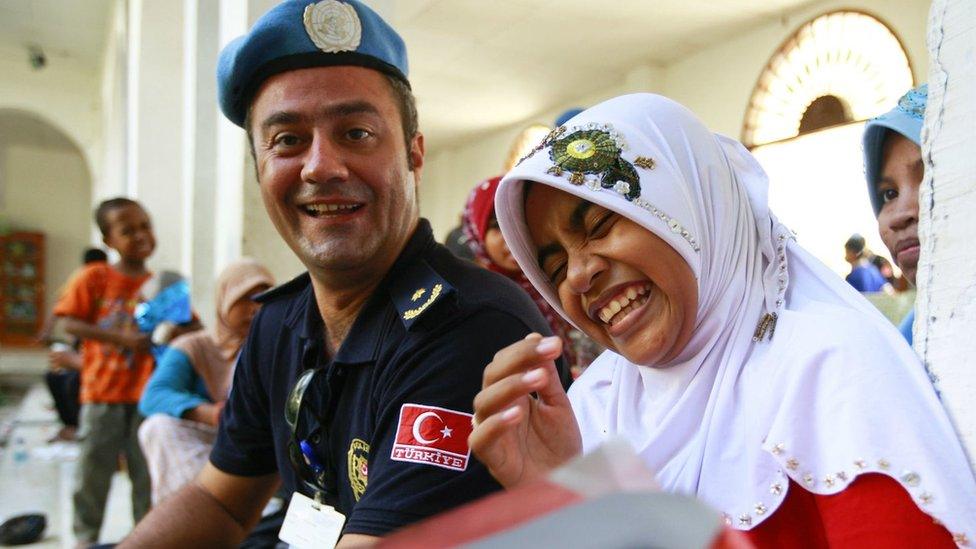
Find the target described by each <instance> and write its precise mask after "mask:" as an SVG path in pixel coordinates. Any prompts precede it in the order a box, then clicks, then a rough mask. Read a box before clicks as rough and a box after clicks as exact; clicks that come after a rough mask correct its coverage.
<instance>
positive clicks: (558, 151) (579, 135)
mask: <svg viewBox="0 0 976 549" xmlns="http://www.w3.org/2000/svg"><path fill="white" fill-rule="evenodd" d="M545 148H549V158H550V159H551V160H552V162H553V166H552V167H551V168H549V169H548V170H547V171H546V173H548V174H550V175H554V176H556V177H563V178H565V179H566V180H567V181H569V182H570V183H572V184H573V185H584V186H586V187H587V188H588V189H590V190H593V191H595V190H598V189H607V190H612V191H614V192H616V193H617V194H619V195H621V196H623V197H624V198H626V199H627V200H628V201H629V202H633V203H634V204H635V205H636V206H637V207H639V208H642V209H644V210H646V211H648V212H650V213H651V214H653V215H654V216H655V217H657V218H658V219H660V220H662V221H664V222H665V223H666V224H667V225H668V227H669V228H670V229H671V231H672V232H675V233H678V234H680V235H681V236H682V238H684V239H685V241H687V242H688V244H690V245H691V247H692V249H694V250H695V251H696V252H698V251H700V250H701V246H700V245H699V244H698V241H697V240H696V239H695V237H694V236H692V234H691V232H690V231H688V229H686V228H685V227H683V226H682V225H681V223H680V222H678V220H676V219H674V218H673V217H671V216H669V215H668V214H666V213H664V212H663V211H661V210H660V209H658V208H657V207H656V206H654V205H653V204H651V203H650V202H648V201H647V200H645V199H643V198H641V196H640V195H641V185H640V177H639V176H638V174H637V170H636V168H635V166H636V167H637V168H641V169H644V170H648V171H650V170H653V169H654V167H655V165H656V164H655V162H654V159H653V158H649V157H646V156H637V157H636V158H634V160H633V162H630V161H628V160H626V159H624V158H623V156H622V155H623V152H624V151H626V150H628V146H627V142H626V141H625V140H624V138H623V136H622V135H620V133H619V132H617V131H616V130H614V128H613V125H611V124H597V123H595V122H591V123H589V124H586V125H585V126H574V127H571V128H569V127H567V126H557V127H556V128H555V129H554V130H552V131H551V132H549V135H547V136H546V137H545V138H544V139H543V140H542V141H540V142H539V144H538V145H536V146H535V148H533V149H532V150H530V151H529V152H528V153H527V154H526V155H525V156H523V157H522V158H521V159H520V160H519V161H518V164H521V163H522V162H524V161H525V159H527V158H529V157H531V156H533V155H534V154H535V153H537V152H539V151H540V150H542V149H545ZM518 164H516V165H518Z"/></svg>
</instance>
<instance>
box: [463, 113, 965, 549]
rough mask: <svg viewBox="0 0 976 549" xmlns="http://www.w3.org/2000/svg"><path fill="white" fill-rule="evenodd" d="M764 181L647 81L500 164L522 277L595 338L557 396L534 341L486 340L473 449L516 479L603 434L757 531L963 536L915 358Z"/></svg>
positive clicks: (502, 215)
mask: <svg viewBox="0 0 976 549" xmlns="http://www.w3.org/2000/svg"><path fill="white" fill-rule="evenodd" d="M767 191H768V180H767V178H766V174H765V173H764V172H763V170H762V168H761V167H760V166H759V164H758V163H757V162H756V160H755V159H754V158H753V157H752V155H750V154H749V152H748V151H746V149H745V148H744V147H743V146H742V145H741V144H739V143H738V142H736V141H734V140H731V139H728V138H725V137H722V136H719V135H715V134H713V133H712V132H710V131H708V129H706V128H705V127H704V126H703V125H702V124H701V123H700V122H699V121H698V120H697V119H696V118H695V117H694V116H693V115H692V114H691V113H690V112H689V111H688V110H686V109H685V108H683V107H682V106H680V105H678V104H676V103H674V102H673V101H670V100H668V99H666V98H663V97H660V96H656V95H651V94H636V95H628V96H623V97H618V98H616V99H611V100H609V101H606V102H604V103H602V104H600V105H597V106H595V107H593V108H591V109H588V110H586V111H584V112H583V113H582V114H580V115H578V116H576V117H574V118H573V119H572V120H570V121H569V122H568V123H567V125H566V126H562V127H559V128H557V129H556V130H555V131H554V132H553V133H552V134H550V136H549V137H548V138H547V139H546V140H544V141H543V142H542V143H541V144H540V145H539V147H538V148H537V149H536V151H535V152H534V153H532V154H531V155H530V156H529V157H527V158H526V159H525V160H524V161H523V162H522V163H520V164H519V165H518V166H516V168H514V169H513V170H512V171H511V172H510V173H508V174H507V175H506V176H505V177H504V178H503V181H502V183H501V185H500V187H499V190H498V194H497V197H496V208H497V212H498V220H499V224H500V226H501V229H502V232H503V233H504V235H505V239H506V242H507V243H508V245H509V247H510V248H511V251H512V255H513V256H514V257H515V259H516V261H517V262H518V264H519V265H520V266H521V267H522V270H523V272H524V273H525V274H526V276H527V278H528V279H529V280H530V281H531V282H532V284H533V286H535V287H536V288H537V289H538V290H539V292H540V293H541V294H542V296H543V297H544V298H545V299H546V300H547V301H548V302H549V303H550V304H551V305H552V307H553V308H554V309H555V310H556V311H558V312H559V313H560V314H561V315H563V317H564V318H566V319H567V320H569V321H571V322H572V323H573V324H574V325H575V326H576V327H578V328H580V329H581V330H583V331H584V332H586V333H587V334H588V335H590V336H591V337H592V338H594V339H595V340H597V341H598V342H599V343H602V344H603V345H605V346H606V347H607V348H608V349H609V350H608V351H606V352H605V353H603V354H602V355H601V356H600V357H599V358H598V359H597V360H596V361H595V362H594V363H593V364H592V365H591V366H590V367H589V369H587V371H586V372H585V373H584V374H583V375H582V376H581V377H580V378H579V379H578V380H576V382H575V383H574V385H573V386H572V387H571V389H570V391H569V394H568V395H567V394H566V393H565V392H564V391H563V390H562V388H561V387H560V386H559V385H558V383H554V381H553V380H554V379H555V371H554V369H553V368H554V366H553V363H552V360H553V359H554V358H555V357H557V356H558V355H559V353H560V349H561V345H560V342H559V341H558V340H556V339H555V338H541V337H539V336H535V337H533V336H530V337H529V338H526V339H525V340H523V341H521V342H518V343H515V344H513V345H511V346H509V347H507V348H506V349H503V350H502V351H500V352H499V353H498V354H497V355H496V357H495V360H494V361H493V362H492V363H491V364H489V365H488V367H487V369H486V371H485V386H484V388H483V389H482V391H481V393H479V394H478V396H477V397H476V399H475V422H474V423H475V425H476V427H475V430H474V432H473V433H472V435H471V438H470V442H471V446H472V448H473V449H474V451H475V452H476V454H477V455H478V457H479V458H480V459H481V460H482V462H484V463H485V464H486V465H487V466H488V467H489V469H490V470H491V472H492V474H493V475H495V478H497V479H498V480H499V481H500V482H501V483H502V484H503V485H506V486H517V485H521V484H522V483H525V482H529V481H531V480H533V479H536V478H539V477H541V476H543V475H545V474H546V473H547V472H548V471H549V470H551V469H552V468H554V467H557V466H559V465H560V464H562V463H564V462H566V461H567V460H569V459H571V458H572V457H574V456H576V455H579V454H580V453H582V452H586V451H589V450H591V449H593V448H595V447H597V446H598V445H600V444H601V443H602V442H603V441H605V440H607V439H609V438H611V437H621V438H624V439H625V440H627V441H628V442H629V443H630V444H631V445H632V446H633V447H634V449H635V450H636V452H637V454H638V455H639V456H640V457H641V459H642V460H643V462H644V463H645V464H646V465H647V466H648V467H649V468H650V469H651V470H653V471H655V473H656V479H657V481H658V483H659V485H660V486H661V488H662V489H663V490H666V491H670V492H676V493H682V494H687V495H692V496H695V497H698V498H700V499H701V500H703V501H704V502H705V503H707V504H709V505H710V506H712V507H714V508H716V509H718V510H719V511H721V512H722V513H724V515H725V517H726V521H727V523H728V524H729V525H730V526H732V527H733V528H736V529H739V530H741V531H743V532H744V533H745V534H746V536H747V537H748V538H749V539H750V540H751V541H752V542H753V543H754V544H755V545H757V546H759V547H801V546H802V547H828V546H829V547H864V546H871V547H881V546H883V547H949V546H952V545H953V541H955V542H956V543H959V544H966V543H969V542H970V540H973V539H976V478H974V476H973V472H972V471H971V470H970V468H969V464H968V462H967V459H966V456H965V454H964V451H963V448H962V445H961V443H960V442H959V440H958V438H957V436H956V434H955V432H954V430H953V427H952V424H951V423H950V421H949V418H948V416H947V414H946V412H945V410H944V409H943V408H942V406H941V404H940V403H939V401H938V398H937V397H936V394H935V391H934V390H933V387H932V385H931V383H930V382H929V380H928V377H927V376H926V375H925V372H924V369H923V368H922V367H921V366H920V365H919V363H918V358H917V357H916V356H915V354H914V353H913V352H912V350H911V348H910V347H908V345H906V344H905V342H904V340H903V339H902V338H901V337H900V336H899V334H898V332H897V331H896V330H895V329H894V327H893V326H891V325H890V323H888V322H887V321H886V320H885V319H884V318H883V317H882V316H881V315H880V313H878V312H877V310H875V309H874V308H873V307H872V306H871V305H870V304H869V303H868V302H867V301H866V300H865V299H864V298H863V297H861V296H860V295H859V294H858V293H857V292H855V291H854V290H853V289H852V288H851V287H850V286H849V285H848V284H846V283H845V282H844V281H843V280H841V279H840V278H839V277H837V275H835V274H833V273H832V272H831V271H830V270H829V269H827V268H826V267H825V266H824V265H823V264H822V263H820V262H819V261H818V260H816V259H815V258H814V257H813V256H811V255H810V254H809V253H808V252H807V251H806V250H804V249H803V248H801V247H800V246H799V245H798V244H797V243H796V242H795V241H794V238H793V234H792V233H791V232H790V231H789V230H788V229H787V228H786V227H785V226H783V224H782V223H780V222H779V220H778V219H777V218H776V216H774V215H773V214H772V212H770V210H769V208H768V205H767ZM936 521H937V522H936Z"/></svg>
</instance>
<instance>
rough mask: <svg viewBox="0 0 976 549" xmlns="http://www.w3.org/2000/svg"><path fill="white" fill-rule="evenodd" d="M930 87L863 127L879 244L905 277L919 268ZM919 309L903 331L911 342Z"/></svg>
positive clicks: (912, 279) (866, 169)
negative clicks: (920, 193) (920, 195)
mask: <svg viewBox="0 0 976 549" xmlns="http://www.w3.org/2000/svg"><path fill="white" fill-rule="evenodd" d="M927 99H928V84H922V85H921V86H919V87H917V88H915V89H913V90H910V91H909V92H908V93H906V94H905V95H904V96H902V98H901V99H899V100H898V105H897V106H895V108H894V109H891V110H890V111H889V112H886V113H885V114H882V115H881V116H879V117H877V118H875V119H873V120H871V121H869V122H868V123H867V125H866V126H865V127H864V173H865V175H866V176H867V180H868V194H869V195H870V197H871V205H872V206H873V207H874V215H876V216H877V217H878V231H879V232H880V233H881V240H882V241H884V243H885V246H887V247H888V251H889V252H890V253H891V257H892V258H893V259H894V260H895V263H897V264H898V267H899V268H900V269H901V271H902V273H904V274H905V278H907V279H908V281H909V282H911V284H912V286H914V285H915V273H916V271H917V269H918V254H919V242H918V187H919V185H921V183H922V175H923V174H924V168H923V165H922V149H921V141H922V137H921V136H922V119H923V118H924V117H925V104H926V101H927ZM914 322H915V309H914V308H913V309H912V310H911V312H909V313H908V315H907V316H906V317H905V319H904V320H902V322H901V325H900V326H899V328H898V329H899V330H900V331H901V333H902V335H904V336H905V339H907V340H908V343H909V344H911V343H912V324H914Z"/></svg>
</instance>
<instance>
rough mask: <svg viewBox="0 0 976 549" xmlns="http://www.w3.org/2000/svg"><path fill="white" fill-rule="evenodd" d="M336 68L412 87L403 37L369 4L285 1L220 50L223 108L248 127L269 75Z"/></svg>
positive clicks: (219, 92)
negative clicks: (253, 102)
mask: <svg viewBox="0 0 976 549" xmlns="http://www.w3.org/2000/svg"><path fill="white" fill-rule="evenodd" d="M335 65H357V66H360V67H367V68H371V69H375V70H378V71H380V72H383V73H386V74H389V75H391V76H394V77H396V78H399V79H400V80H402V81H403V82H404V83H406V84H407V85H408V86H409V85H410V82H409V81H408V80H407V48H406V46H405V45H404V43H403V39H402V38H400V35H399V34H397V33H396V31H395V30H393V28H392V27H390V25H388V24H387V23H386V21H384V20H383V19H382V18H381V17H380V16H379V15H378V14H377V13H376V12H374V11H373V10H372V9H370V8H369V7H368V6H366V5H365V4H363V3H362V2H359V1H358V0H341V1H340V0H322V1H320V2H311V1H309V0H285V1H284V2H282V3H280V4H278V5H277V6H275V7H274V8H272V9H271V10H270V11H268V12H267V13H265V14H264V15H262V16H261V18H260V19H258V20H257V22H256V23H255V24H254V27H253V28H252V29H251V31H250V32H248V33H247V34H245V35H244V36H241V37H238V38H236V39H234V40H233V41H231V42H230V43H229V44H227V46H226V47H224V49H223V51H221V52H220V59H219V61H218V62H217V96H218V99H219V100H220V110H222V111H223V112H224V116H226V117H227V118H228V120H230V121H231V122H233V123H234V124H237V125H238V126H241V127H244V118H245V117H246V116H247V109H248V107H249V106H250V104H251V100H252V99H253V98H254V94H255V93H256V92H257V90H258V88H259V87H260V86H261V84H262V83H263V82H264V81H265V80H267V79H268V78H269V77H271V76H274V75H275V74H278V73H281V72H285V71H290V70H296V69H305V68H309V67H327V66H335Z"/></svg>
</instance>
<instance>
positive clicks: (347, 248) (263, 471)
mask: <svg viewBox="0 0 976 549" xmlns="http://www.w3.org/2000/svg"><path fill="white" fill-rule="evenodd" d="M218 83H219V93H220V100H221V107H222V109H223V111H224V114H225V115H226V116H227V117H228V118H229V119H230V120H231V121H232V122H234V123H236V124H238V125H240V126H242V127H243V128H244V129H245V130H246V131H247V132H248V136H249V141H250V145H251V148H252V153H253V155H254V160H255V166H256V168H257V176H258V182H259V184H260V187H261V195H262V198H263V201H264V204H265V208H266V209H267V212H268V215H269V216H270V218H271V220H272V221H273V223H274V225H275V227H276V228H277V230H278V232H279V233H280V234H281V237H282V238H283V239H284V240H285V242H286V243H287V244H288V246H289V247H290V248H291V249H292V251H294V253H295V254H296V255H297V256H298V257H299V258H300V259H301V261H302V262H303V264H304V265H305V266H306V267H307V269H308V273H306V274H305V275H302V276H300V277H298V278H296V279H295V280H292V281H291V282H289V283H286V284H285V285H283V286H281V287H278V288H276V289H273V290H271V291H269V292H268V293H266V294H265V295H263V296H262V297H261V298H260V299H259V300H260V301H261V302H262V303H263V304H264V305H263V307H262V309H261V312H260V313H259V315H258V317H257V318H256V319H255V320H254V324H253V326H252V329H251V333H250V335H249V337H248V340H247V342H246V343H245V345H244V348H243V349H242V351H241V355H240V358H239V361H238V365H237V367H236V372H235V378H234V382H233V389H232V391H231V395H230V398H229V399H228V401H227V405H226V408H225V410H224V413H223V416H222V418H221V422H220V431H219V434H218V438H217V443H216V446H215V448H214V451H213V453H212V454H211V456H210V463H209V464H208V465H207V466H206V467H205V469H204V470H203V471H202V472H201V474H200V476H199V477H198V478H197V480H196V481H195V483H194V484H193V485H191V486H189V487H187V488H185V489H184V490H182V491H181V492H179V493H178V494H176V495H175V496H173V497H172V498H171V499H169V500H168V501H166V502H164V503H163V504H162V505H161V506H160V507H159V508H158V509H156V510H155V511H153V513H152V514H151V515H150V517H149V518H147V519H146V520H145V521H143V523H141V524H140V525H139V526H138V527H137V528H136V530H135V531H134V532H133V534H132V535H131V536H130V538H129V539H128V540H127V543H126V545H128V546H131V547H136V546H138V547H142V546H147V545H148V546H187V545H194V544H196V545H203V544H206V545H216V546H226V545H233V544H235V543H237V542H238V541H239V540H240V539H241V538H242V537H243V535H244V534H245V533H246V532H247V530H248V529H249V528H250V527H251V526H252V525H253V524H254V522H255V521H256V520H257V518H258V514H259V512H260V510H261V507H262V506H263V505H264V502H265V501H266V500H267V499H268V496H269V495H270V494H271V493H272V492H273V491H274V490H275V488H276V486H277V485H278V482H279V478H280V480H281V482H283V483H284V486H285V488H286V489H287V490H288V491H289V492H295V491H298V492H301V493H297V494H295V495H294V496H293V498H292V501H291V504H290V505H291V508H289V515H291V514H292V513H293V512H294V513H295V514H304V517H305V518H308V517H310V516H311V517H314V518H312V519H309V521H310V522H311V523H315V524H316V525H317V526H316V527H312V528H311V529H309V528H308V527H307V524H308V522H306V523H291V525H290V523H289V519H286V521H285V525H284V527H283V528H282V538H283V539H285V541H289V542H290V543H296V541H295V540H298V541H300V540H301V539H306V540H309V542H312V543H314V544H316V545H322V546H327V545H330V544H332V543H334V542H335V539H336V537H338V536H339V535H340V534H339V528H341V538H340V539H339V546H340V547H342V546H349V545H354V544H362V543H368V542H370V541H371V540H374V539H375V538H376V536H382V535H384V534H386V533H387V532H389V531H391V530H393V529H396V528H398V527H400V526H403V525H406V524H409V523H411V522H414V521H417V520H420V519H422V518H425V517H427V516H430V515H433V514H435V513H438V512H440V511H442V510H445V509H448V508H450V507H453V506H456V505H458V504H461V503H463V502H465V501H468V500H471V499H474V498H477V497H479V496H481V495H483V494H486V493H488V492H491V491H493V490H496V489H497V488H498V486H497V484H495V482H494V481H493V480H492V479H491V476H490V475H489V474H488V473H487V471H486V470H485V468H484V466H483V465H481V464H480V463H478V462H477V461H476V460H475V459H474V458H472V457H471V456H470V449H469V448H468V444H467V436H468V433H469V432H470V431H471V423H470V414H471V408H472V400H473V397H474V395H475V394H476V393H477V392H478V390H479V389H480V386H481V378H482V371H483V368H484V366H485V365H486V364H487V363H488V362H490V361H491V359H492V357H493V355H494V353H495V352H496V351H497V350H499V349H501V348H502V347H504V346H506V345H508V344H509V343H511V342H514V341H517V340H520V339H522V338H524V337H526V336H527V334H529V333H531V332H541V333H547V330H548V328H547V327H546V324H545V321H544V320H543V318H542V317H541V315H540V314H539V313H538V311H537V310H536V309H535V307H534V304H533V303H532V301H531V300H530V299H529V298H528V297H527V296H526V295H524V294H523V293H521V291H520V290H519V289H518V288H517V287H516V286H514V285H513V284H510V283H508V282H507V281H505V280H503V279H502V278H501V277H499V276H496V275H494V274H491V273H488V272H486V271H483V270H481V269H479V268H477V267H476V266H474V265H471V264H469V263H466V262H463V261H461V260H458V259H456V258H455V257H454V256H453V255H451V253H450V252H449V251H447V249H445V248H444V247H442V246H440V245H438V244H436V243H435V242H434V239H433V235H432V233H431V228H430V225H429V223H428V222H427V221H426V220H423V219H419V216H418V203H417V186H418V183H419V179H420V175H421V170H422V168H423V165H424V139H423V136H422V135H421V134H420V132H418V131H417V126H416V111H415V107H414V102H413V97H412V95H411V92H410V88H409V84H408V81H407V61H406V52H405V50H404V45H403V42H402V40H401V39H400V37H399V36H397V34H396V33H395V32H394V31H393V29H392V28H390V27H389V26H388V25H387V24H386V23H385V22H384V21H383V20H382V19H381V18H380V17H379V16H378V15H377V14H376V13H374V12H373V11H372V10H370V9H369V8H368V7H366V6H365V5H363V4H361V3H360V2H358V1H356V0H348V1H344V2H339V1H337V0H324V1H321V2H317V3H313V2H310V1H309V0H290V1H286V2H283V3H281V4H279V5H278V6H276V7H275V8H273V9H272V10H271V11H269V12H268V13H267V14H265V15H264V16H263V17H262V18H261V19H260V20H258V21H257V23H256V24H255V26H254V28H253V29H252V30H251V31H250V33H248V34H247V35H246V36H244V37H242V38H239V39H237V40H236V41H234V42H231V43H230V44H229V45H228V46H227V47H226V48H225V49H224V51H223V52H222V53H221V57H220V61H219V67H218ZM286 416H287V417H286ZM302 494H305V495H302ZM305 496H309V497H314V499H315V502H312V501H311V500H310V499H309V497H305ZM323 504H329V505H332V506H335V508H336V509H337V510H338V512H340V513H341V515H339V519H338V523H337V524H338V526H335V524H336V519H335V517H336V515H335V513H334V512H332V513H331V514H330V512H329V511H328V509H327V506H325V505H323ZM343 522H344V524H343ZM330 528H334V530H330ZM302 536H306V537H304V538H303V537H302Z"/></svg>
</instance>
